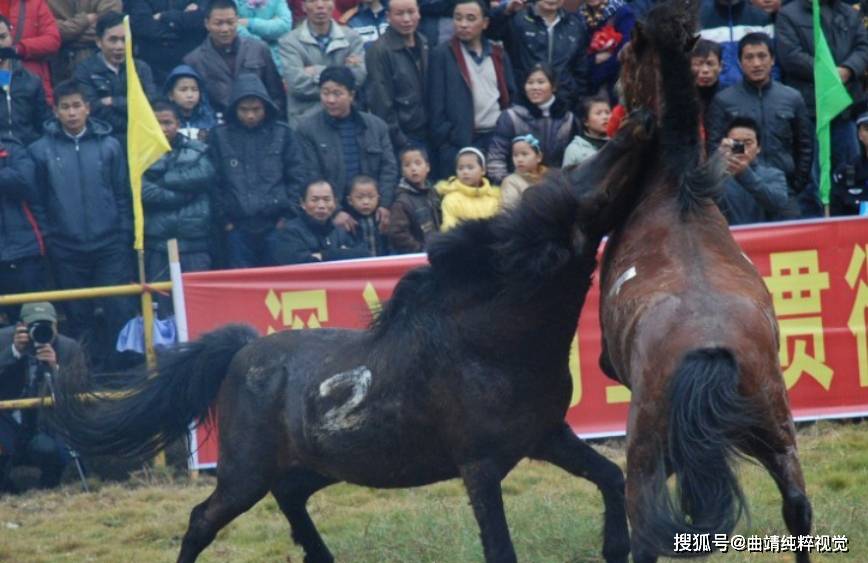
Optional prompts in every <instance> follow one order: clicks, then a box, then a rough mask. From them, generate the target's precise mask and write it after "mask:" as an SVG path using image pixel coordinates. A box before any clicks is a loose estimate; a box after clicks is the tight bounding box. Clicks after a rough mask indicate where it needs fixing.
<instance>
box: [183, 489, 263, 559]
mask: <svg viewBox="0 0 868 563" xmlns="http://www.w3.org/2000/svg"><path fill="white" fill-rule="evenodd" d="M221 483H225V481H221V480H220V479H219V478H218V481H217V488H216V489H215V490H214V492H213V493H211V496H209V497H208V498H207V499H206V500H205V502H203V503H201V504H199V505H197V506H196V508H194V509H193V511H192V512H191V513H190V525H189V527H188V528H187V533H186V534H184V540H183V542H182V544H181V553H180V554H179V555H178V563H192V562H193V561H195V560H196V557H198V556H199V553H201V552H202V550H203V549H205V548H206V547H208V544H210V543H211V542H212V541H213V540H214V537H215V536H216V535H217V532H219V531H220V529H221V528H223V526H225V525H226V524H228V523H229V522H231V521H232V520H234V519H235V517H237V516H238V515H240V514H242V513H244V512H246V511H247V510H249V509H250V507H252V506H253V505H254V504H256V503H257V502H259V501H260V499H262V497H264V496H265V494H266V493H267V492H268V486H267V484H266V483H265V482H264V481H263V480H262V479H261V478H256V476H246V477H239V478H238V480H236V481H235V482H233V483H232V486H231V487H227V486H226V485H225V484H221Z"/></svg>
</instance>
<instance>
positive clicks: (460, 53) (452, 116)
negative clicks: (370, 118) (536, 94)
mask: <svg viewBox="0 0 868 563" xmlns="http://www.w3.org/2000/svg"><path fill="white" fill-rule="evenodd" d="M453 20H454V22H455V35H454V36H453V37H452V39H451V40H450V41H449V42H447V43H442V44H440V45H438V46H437V47H436V48H435V49H434V50H432V51H431V66H430V70H429V72H428V123H429V124H430V128H431V131H430V134H431V144H432V146H433V148H435V149H436V150H437V152H438V166H437V172H438V174H437V177H439V178H445V177H447V176H451V175H452V174H454V173H455V156H456V155H457V154H458V151H459V150H460V149H461V148H463V147H467V146H471V145H472V146H474V147H476V148H477V149H479V150H480V151H482V153H483V154H485V153H486V152H488V145H489V143H490V142H491V139H492V138H493V137H494V129H495V126H496V124H497V118H498V117H500V112H501V111H502V110H504V109H506V108H508V107H509V106H510V105H511V104H512V100H513V99H514V98H515V80H514V79H513V74H512V65H511V64H510V62H509V57H508V56H507V54H506V53H505V52H504V50H503V48H502V47H501V46H500V45H497V44H495V43H492V42H491V41H489V40H488V39H486V38H485V37H483V32H484V31H485V29H486V28H487V27H488V4H487V2H483V1H482V0H456V4H455V10H454V12H453ZM381 187H382V186H381Z"/></svg>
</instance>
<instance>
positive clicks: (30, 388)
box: [0, 302, 82, 492]
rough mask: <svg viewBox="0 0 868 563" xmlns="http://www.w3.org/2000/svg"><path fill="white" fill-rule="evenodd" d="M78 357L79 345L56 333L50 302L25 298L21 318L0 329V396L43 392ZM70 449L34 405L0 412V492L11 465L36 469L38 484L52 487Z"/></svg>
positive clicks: (6, 483) (8, 486)
mask: <svg viewBox="0 0 868 563" xmlns="http://www.w3.org/2000/svg"><path fill="white" fill-rule="evenodd" d="M73 362H82V356H81V348H80V347H79V345H78V343H77V342H76V341H75V340H72V339H71V338H67V337H66V336H63V335H61V334H58V332H57V313H55V310H54V307H53V306H52V305H51V303H47V302H41V303H28V304H26V305H24V306H23V307H22V308H21V321H20V322H19V323H18V324H17V325H15V326H10V327H6V328H3V329H0V400H2V401H7V400H13V399H21V398H26V397H38V396H41V395H43V394H45V393H49V392H50V389H51V385H53V381H52V379H53V378H54V377H56V376H58V374H59V373H60V372H61V371H62V369H63V368H62V366H70V365H72V363H73ZM69 460H70V451H69V449H68V448H67V447H66V445H65V444H64V443H63V442H62V441H61V440H60V439H59V438H57V437H55V436H53V435H52V434H51V433H49V432H47V431H46V430H45V429H44V428H42V427H41V425H40V424H39V420H38V410H36V409H29V410H21V411H0V492H3V491H10V490H11V489H12V487H11V483H10V482H9V479H8V478H9V472H10V470H11V468H12V465H13V463H14V464H15V465H36V466H38V467H39V468H40V470H41V474H40V478H39V486H40V487H42V488H50V487H56V486H57V485H58V484H59V483H60V478H61V476H62V474H63V469H64V468H65V467H66V464H67V463H68V462H69Z"/></svg>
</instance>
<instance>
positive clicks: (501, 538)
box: [459, 460, 516, 563]
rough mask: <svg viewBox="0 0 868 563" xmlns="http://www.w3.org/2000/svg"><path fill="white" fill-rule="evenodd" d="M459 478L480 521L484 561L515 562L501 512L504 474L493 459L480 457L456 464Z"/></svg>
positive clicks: (504, 517)
mask: <svg viewBox="0 0 868 563" xmlns="http://www.w3.org/2000/svg"><path fill="white" fill-rule="evenodd" d="M459 470H460V472H461V478H462V479H463V481H464V486H465V488H466V489H467V494H468V496H469V497H470V504H471V506H473V514H474V516H476V521H477V522H478V523H479V531H480V535H481V538H482V549H483V551H484V552H485V561H486V563H515V562H516V557H515V550H514V549H513V547H512V540H511V539H510V537H509V526H507V524H506V514H504V512H503V495H502V492H501V489H500V481H501V479H502V478H503V475H502V474H501V472H500V470H499V469H498V467H497V464H496V463H495V462H494V461H490V460H482V461H476V462H473V463H467V464H464V465H461V466H460V467H459Z"/></svg>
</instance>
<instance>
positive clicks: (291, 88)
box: [279, 0, 366, 127]
mask: <svg viewBox="0 0 868 563" xmlns="http://www.w3.org/2000/svg"><path fill="white" fill-rule="evenodd" d="M302 7H303V8H304V13H305V14H307V19H305V21H304V22H303V23H302V24H301V25H299V26H298V27H297V28H295V29H294V30H292V31H291V32H290V33H289V34H288V35H285V36H283V37H282V38H281V39H280V43H279V51H280V60H281V61H282V63H283V76H284V78H285V80H286V85H287V89H288V92H287V100H286V113H287V120H288V121H289V125H290V126H291V127H295V126H296V125H297V124H298V119H299V118H300V117H301V116H302V115H303V114H304V113H306V112H308V111H311V110H313V109H314V108H316V107H317V106H318V105H319V75H320V73H321V72H322V71H323V70H324V69H325V68H326V67H328V66H345V67H347V68H348V69H350V70H351V71H352V73H353V76H354V77H355V82H356V86H357V87H361V86H362V84H364V82H365V76H366V72H365V46H364V41H363V40H362V38H361V37H360V36H359V34H358V33H356V32H355V31H353V30H351V29H350V28H348V27H346V26H343V25H340V24H339V23H337V22H336V21H334V20H333V19H332V11H333V10H334V0H304V4H302Z"/></svg>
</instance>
